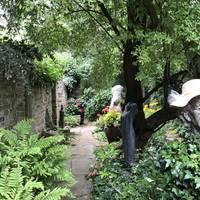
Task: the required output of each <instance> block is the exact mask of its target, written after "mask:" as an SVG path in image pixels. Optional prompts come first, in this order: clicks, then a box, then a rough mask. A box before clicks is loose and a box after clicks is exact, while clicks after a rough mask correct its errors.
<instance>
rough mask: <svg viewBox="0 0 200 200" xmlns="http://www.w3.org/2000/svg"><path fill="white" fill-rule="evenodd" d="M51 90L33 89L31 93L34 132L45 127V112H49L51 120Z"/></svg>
mask: <svg viewBox="0 0 200 200" xmlns="http://www.w3.org/2000/svg"><path fill="white" fill-rule="evenodd" d="M51 95H52V94H51V88H42V87H34V88H33V89H32V93H31V105H32V111H31V118H32V119H33V120H34V127H35V130H36V131H41V130H43V129H45V127H46V120H45V119H46V114H47V113H46V112H49V116H51V120H52V101H51V100H52V98H51Z"/></svg>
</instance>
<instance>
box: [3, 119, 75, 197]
mask: <svg viewBox="0 0 200 200" xmlns="http://www.w3.org/2000/svg"><path fill="white" fill-rule="evenodd" d="M63 139H64V138H63V136H60V135H59V136H51V137H47V138H43V137H41V138H39V137H38V134H36V133H35V132H33V130H32V124H31V121H21V122H19V123H18V124H17V125H16V126H15V127H14V128H13V129H11V130H6V129H0V153H1V154H0V158H1V159H0V172H1V177H0V191H1V194H0V197H1V199H2V200H4V199H5V200H7V199H20V200H21V199H22V200H27V199H38V200H39V199H40V200H41V199H44V200H50V199H54V200H59V199H61V197H64V196H68V197H70V196H72V194H71V192H70V187H71V186H72V185H73V184H74V179H73V176H72V174H71V173H70V172H69V171H67V170H66V169H65V162H66V156H67V152H68V148H67V146H66V145H63V144H60V143H61V141H63Z"/></svg>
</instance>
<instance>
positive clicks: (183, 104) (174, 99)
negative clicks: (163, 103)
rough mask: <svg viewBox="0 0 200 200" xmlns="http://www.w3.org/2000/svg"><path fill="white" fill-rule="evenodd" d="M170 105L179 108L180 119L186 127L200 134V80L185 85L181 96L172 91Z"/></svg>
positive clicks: (169, 98)
mask: <svg viewBox="0 0 200 200" xmlns="http://www.w3.org/2000/svg"><path fill="white" fill-rule="evenodd" d="M168 103H169V105H170V106H172V107H175V108H177V110H178V113H179V118H180V119H181V120H182V121H183V122H184V124H185V126H187V127H190V128H192V129H193V130H194V131H197V132H199V133H200V79H193V80H190V81H187V82H186V83H184V84H183V86H182V93H181V94H179V93H177V92H176V91H173V90H172V91H171V94H170V95H169V97H168Z"/></svg>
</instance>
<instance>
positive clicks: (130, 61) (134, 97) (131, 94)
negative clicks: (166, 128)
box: [123, 40, 146, 143]
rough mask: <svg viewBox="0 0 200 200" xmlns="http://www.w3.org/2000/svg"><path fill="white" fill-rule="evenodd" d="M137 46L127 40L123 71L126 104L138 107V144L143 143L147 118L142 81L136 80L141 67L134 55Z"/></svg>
mask: <svg viewBox="0 0 200 200" xmlns="http://www.w3.org/2000/svg"><path fill="white" fill-rule="evenodd" d="M135 46H136V45H134V44H133V42H132V41H131V40H127V42H126V44H125V45H124V57H123V61H124V63H123V71H124V79H125V85H126V90H127V91H126V100H125V103H128V102H134V103H136V104H137V106H138V115H137V117H136V121H135V125H134V127H135V131H136V138H137V139H136V140H137V141H136V143H141V141H140V140H142V138H143V137H142V135H143V132H144V130H145V127H146V126H145V116H144V112H143V91H142V87H141V83H140V81H137V80H136V75H137V73H138V70H139V67H138V62H137V57H136V56H134V55H133V54H132V50H134V48H135Z"/></svg>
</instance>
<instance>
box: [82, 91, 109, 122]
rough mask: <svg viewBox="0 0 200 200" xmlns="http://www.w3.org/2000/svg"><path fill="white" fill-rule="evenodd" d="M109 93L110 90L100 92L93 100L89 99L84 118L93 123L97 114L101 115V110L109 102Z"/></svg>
mask: <svg viewBox="0 0 200 200" xmlns="http://www.w3.org/2000/svg"><path fill="white" fill-rule="evenodd" d="M111 97H112V96H111V91H110V90H101V91H100V92H98V93H97V94H96V95H95V96H93V98H91V99H90V101H89V103H88V105H87V107H86V110H85V114H86V117H87V118H88V119H89V120H91V121H94V120H95V119H96V118H97V114H98V113H101V111H102V109H103V108H104V107H105V106H106V105H108V104H109V103H110V101H111Z"/></svg>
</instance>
